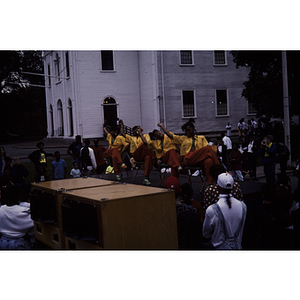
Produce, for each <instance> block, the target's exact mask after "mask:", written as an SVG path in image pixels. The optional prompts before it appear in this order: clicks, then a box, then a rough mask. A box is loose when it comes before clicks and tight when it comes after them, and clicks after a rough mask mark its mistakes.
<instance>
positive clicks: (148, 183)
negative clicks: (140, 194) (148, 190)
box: [143, 178, 151, 185]
mask: <svg viewBox="0 0 300 300" xmlns="http://www.w3.org/2000/svg"><path fill="white" fill-rule="evenodd" d="M143 184H145V185H151V182H150V181H149V179H148V178H145V179H144V181H143Z"/></svg>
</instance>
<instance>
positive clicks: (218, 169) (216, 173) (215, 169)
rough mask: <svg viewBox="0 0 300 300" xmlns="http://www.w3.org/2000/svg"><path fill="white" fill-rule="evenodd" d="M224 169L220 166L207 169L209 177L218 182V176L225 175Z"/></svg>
mask: <svg viewBox="0 0 300 300" xmlns="http://www.w3.org/2000/svg"><path fill="white" fill-rule="evenodd" d="M225 172H226V169H225V168H224V166H222V165H221V164H214V165H212V166H211V167H210V168H209V175H210V176H211V177H212V178H213V179H214V180H215V181H217V180H218V176H219V175H220V174H222V173H225Z"/></svg>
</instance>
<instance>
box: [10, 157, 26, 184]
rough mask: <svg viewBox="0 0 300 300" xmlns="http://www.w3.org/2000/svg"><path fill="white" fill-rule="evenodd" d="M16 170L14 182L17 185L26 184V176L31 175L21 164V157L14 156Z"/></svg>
mask: <svg viewBox="0 0 300 300" xmlns="http://www.w3.org/2000/svg"><path fill="white" fill-rule="evenodd" d="M13 167H14V170H15V176H14V177H13V183H14V184H16V185H24V184H25V178H26V177H27V176H28V175H29V172H28V170H27V169H26V167H24V166H23V165H22V164H20V158H19V157H15V158H14V166H13Z"/></svg>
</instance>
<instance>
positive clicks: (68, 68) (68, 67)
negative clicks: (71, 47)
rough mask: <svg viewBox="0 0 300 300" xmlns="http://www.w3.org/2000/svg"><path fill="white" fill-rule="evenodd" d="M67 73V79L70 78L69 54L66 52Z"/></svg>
mask: <svg viewBox="0 0 300 300" xmlns="http://www.w3.org/2000/svg"><path fill="white" fill-rule="evenodd" d="M66 71H67V77H70V64H69V52H66Z"/></svg>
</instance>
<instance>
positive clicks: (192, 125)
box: [181, 118, 195, 131]
mask: <svg viewBox="0 0 300 300" xmlns="http://www.w3.org/2000/svg"><path fill="white" fill-rule="evenodd" d="M194 123H195V120H194V119H193V118H190V119H189V121H188V122H186V123H185V124H183V125H182V126H181V129H182V131H185V130H186V128H187V127H188V126H189V127H191V128H193V129H194V130H195V125H194Z"/></svg>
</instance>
